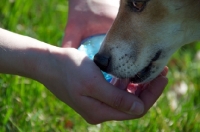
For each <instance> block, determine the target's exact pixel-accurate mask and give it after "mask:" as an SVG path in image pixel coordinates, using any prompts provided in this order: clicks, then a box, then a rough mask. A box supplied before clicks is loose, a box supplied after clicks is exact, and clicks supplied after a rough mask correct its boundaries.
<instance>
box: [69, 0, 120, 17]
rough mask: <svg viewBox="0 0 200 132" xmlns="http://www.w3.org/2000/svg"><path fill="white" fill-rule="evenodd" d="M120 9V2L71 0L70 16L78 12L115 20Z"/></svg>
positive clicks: (110, 0) (114, 0) (113, 0)
mask: <svg viewBox="0 0 200 132" xmlns="http://www.w3.org/2000/svg"><path fill="white" fill-rule="evenodd" d="M118 8H119V0H69V15H70V13H71V12H74V11H77V12H81V13H82V14H84V13H88V12H92V13H94V14H96V15H101V16H107V17H111V18H112V17H113V18H115V16H116V13H117V10H118ZM74 17H75V16H74Z"/></svg>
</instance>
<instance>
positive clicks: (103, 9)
mask: <svg viewBox="0 0 200 132" xmlns="http://www.w3.org/2000/svg"><path fill="white" fill-rule="evenodd" d="M118 8H119V0H112V1H109V0H69V14H68V23H67V26H66V29H65V36H64V39H63V43H62V47H74V48H77V47H79V44H80V42H81V41H82V40H83V39H85V38H87V37H89V36H93V35H96V34H102V33H104V34H105V33H106V32H107V31H108V30H109V28H110V27H111V25H112V23H113V21H114V19H115V17H116V15H117V12H118Z"/></svg>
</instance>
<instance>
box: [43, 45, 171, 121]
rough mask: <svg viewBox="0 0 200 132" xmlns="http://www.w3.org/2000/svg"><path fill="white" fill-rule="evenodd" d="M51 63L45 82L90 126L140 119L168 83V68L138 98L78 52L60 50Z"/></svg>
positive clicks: (67, 49) (70, 49)
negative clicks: (108, 80)
mask: <svg viewBox="0 0 200 132" xmlns="http://www.w3.org/2000/svg"><path fill="white" fill-rule="evenodd" d="M51 60H52V63H53V64H54V65H55V67H53V68H52V69H53V70H52V73H50V75H48V78H49V79H47V80H43V81H42V83H43V84H44V85H45V86H46V87H47V88H48V89H49V90H50V91H51V92H52V93H53V94H55V95H56V96H57V97H58V98H59V99H60V100H62V101H63V102H65V103H66V104H68V105H69V106H70V107H71V108H73V109H74V110H75V111H76V112H77V113H79V114H80V115H81V116H82V117H83V118H84V119H85V120H86V121H87V122H89V123H91V124H97V123H101V122H104V121H109V120H128V119H135V118H139V117H141V116H142V115H144V114H145V113H146V112H147V111H148V109H149V108H150V107H151V106H152V105H153V104H154V103H155V101H156V100H157V98H158V97H159V96H160V95H161V93H162V91H163V89H164V87H165V86H166V84H167V78H166V77H165V75H166V73H167V70H166V69H165V71H164V74H163V75H160V76H159V77H158V78H156V79H155V80H154V81H152V82H151V83H150V84H151V85H146V87H147V88H146V89H145V90H143V91H142V92H141V93H140V95H139V96H137V95H134V94H132V93H129V92H127V91H125V90H123V89H119V88H117V87H118V86H117V85H115V86H114V85H112V84H110V83H108V82H107V81H106V80H105V79H104V77H103V75H102V73H101V71H100V69H99V68H98V67H97V66H96V65H95V64H94V63H93V61H92V60H90V59H89V58H88V57H87V56H86V55H84V54H83V53H80V52H79V51H78V50H76V49H73V48H59V50H58V51H56V52H52V55H51ZM51 65H52V64H51ZM44 79H46V78H44ZM52 80H53V81H52ZM128 83H129V82H127V83H125V84H123V86H119V87H124V86H125V87H126V86H127V85H128ZM118 84H119V83H118Z"/></svg>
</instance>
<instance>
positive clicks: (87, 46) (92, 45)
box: [78, 34, 112, 82]
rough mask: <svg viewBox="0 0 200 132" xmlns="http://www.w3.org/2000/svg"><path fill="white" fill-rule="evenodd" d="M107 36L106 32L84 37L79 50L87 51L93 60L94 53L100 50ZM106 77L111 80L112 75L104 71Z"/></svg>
mask: <svg viewBox="0 0 200 132" xmlns="http://www.w3.org/2000/svg"><path fill="white" fill-rule="evenodd" d="M104 38H105V34H100V35H95V36H91V37H88V38H86V39H84V40H83V41H82V42H81V45H80V47H79V48H78V50H79V51H81V52H83V53H85V54H86V55H87V56H88V57H89V58H90V59H92V60H93V58H94V55H95V54H96V53H97V52H98V51H99V48H100V47H101V44H102V42H103V40H104ZM102 73H103V75H104V77H105V79H106V80H107V81H108V82H110V81H111V79H112V76H111V75H109V74H107V73H105V72H103V71H102Z"/></svg>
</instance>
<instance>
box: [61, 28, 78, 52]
mask: <svg viewBox="0 0 200 132" xmlns="http://www.w3.org/2000/svg"><path fill="white" fill-rule="evenodd" d="M79 30H80V29H79V28H78V27H76V26H74V25H71V26H70V25H67V27H66V30H65V36H64V38H63V42H62V47H72V48H78V47H79V46H80V43H81V40H82V34H81V32H80V31H79Z"/></svg>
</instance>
